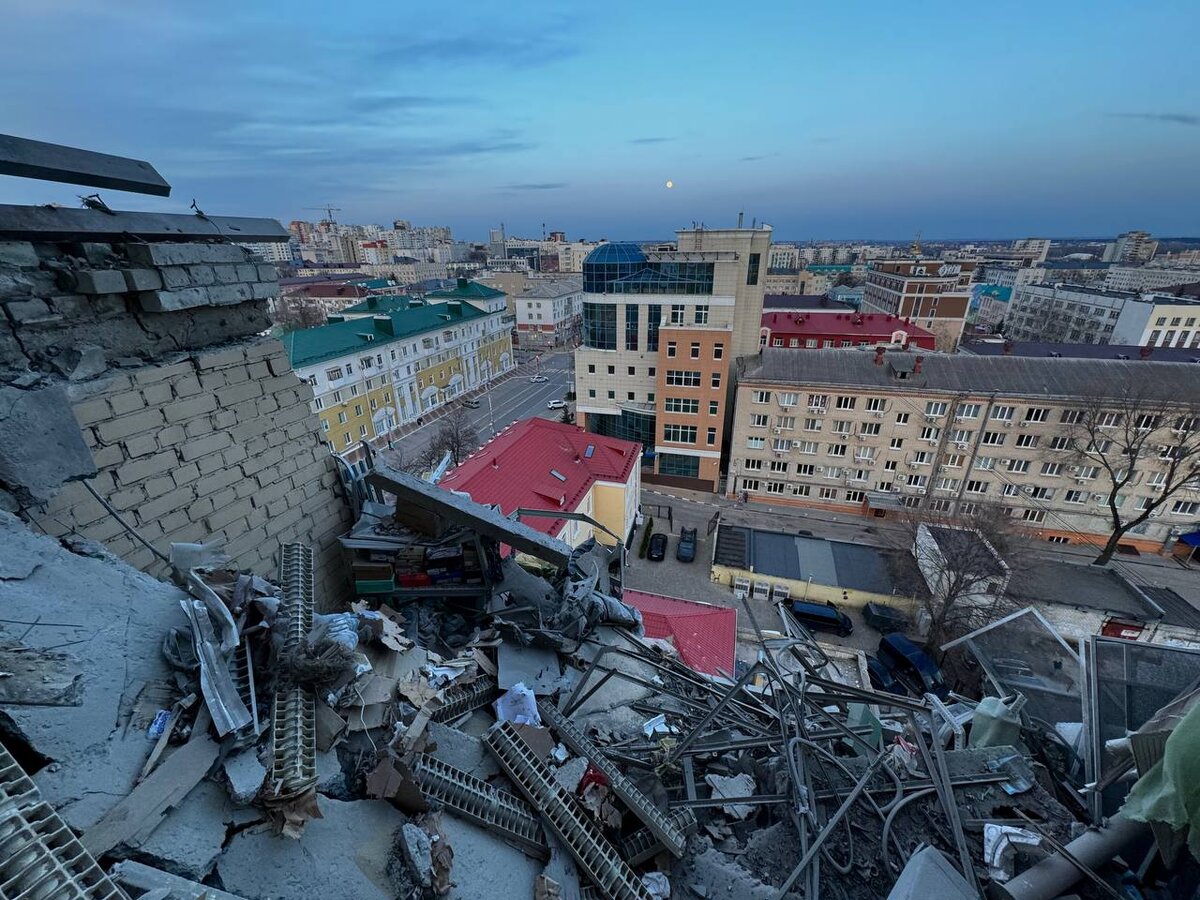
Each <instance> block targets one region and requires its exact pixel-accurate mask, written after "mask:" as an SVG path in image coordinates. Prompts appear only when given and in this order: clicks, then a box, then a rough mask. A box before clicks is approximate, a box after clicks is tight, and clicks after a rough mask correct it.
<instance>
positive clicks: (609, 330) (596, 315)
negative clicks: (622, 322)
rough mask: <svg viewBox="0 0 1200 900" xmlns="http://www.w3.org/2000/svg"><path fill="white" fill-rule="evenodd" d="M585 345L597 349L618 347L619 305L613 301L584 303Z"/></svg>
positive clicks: (614, 348)
mask: <svg viewBox="0 0 1200 900" xmlns="http://www.w3.org/2000/svg"><path fill="white" fill-rule="evenodd" d="M583 345H584V346H585V347H591V348H593V349H595V350H616V349H617V307H616V306H615V305H613V304H611V303H584V304H583Z"/></svg>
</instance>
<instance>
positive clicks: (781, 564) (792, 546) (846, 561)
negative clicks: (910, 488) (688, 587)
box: [713, 354, 893, 594]
mask: <svg viewBox="0 0 1200 900" xmlns="http://www.w3.org/2000/svg"><path fill="white" fill-rule="evenodd" d="M809 355H812V354H809ZM713 562H715V563H716V564H717V565H719V566H729V567H730V568H734V569H742V570H744V571H751V570H753V571H754V572H755V574H759V575H767V576H774V577H776V578H788V579H791V580H793V581H805V580H807V579H810V578H811V579H812V580H813V581H815V582H816V583H817V584H824V585H830V586H832V587H838V588H846V589H850V590H856V591H868V592H870V593H873V594H890V593H892V588H893V583H892V578H891V576H890V575H889V574H888V564H887V560H886V558H885V557H884V555H883V554H882V553H880V552H879V551H878V550H876V549H875V548H873V547H864V546H861V545H858V544H850V543H846V542H845V541H827V540H824V539H822V538H811V537H800V536H798V535H794V534H788V533H786V532H782V531H762V530H760V529H757V528H749V527H746V526H742V525H721V526H719V527H718V528H717V547H716V555H715V557H714V559H713Z"/></svg>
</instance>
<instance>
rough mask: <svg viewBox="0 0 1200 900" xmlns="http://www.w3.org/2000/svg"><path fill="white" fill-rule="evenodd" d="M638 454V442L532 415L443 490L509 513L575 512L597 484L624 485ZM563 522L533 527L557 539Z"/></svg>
mask: <svg viewBox="0 0 1200 900" xmlns="http://www.w3.org/2000/svg"><path fill="white" fill-rule="evenodd" d="M640 454H641V445H640V444H638V443H636V442H634V441H623V440H620V439H618V438H610V437H603V436H601V435H598V434H589V433H588V432H586V431H584V430H583V429H581V428H579V427H578V426H575V425H566V424H564V423H561V422H551V421H550V420H549V419H542V418H539V417H534V418H530V419H523V420H522V421H520V422H517V423H516V424H515V425H511V426H509V427H508V428H506V429H504V431H502V432H500V434H499V435H497V437H496V438H495V439H493V440H491V441H488V442H487V443H486V444H484V445H483V446H482V447H480V448H479V449H478V450H477V451H475V453H474V454H472V455H471V457H470V458H468V459H467V460H465V461H464V462H463V463H462V465H460V466H459V467H458V468H456V469H454V470H453V471H452V472H450V473H449V474H447V475H446V476H445V477H444V478H443V479H442V480H441V481H440V482H439V486H440V487H443V488H445V489H446V490H449V491H460V492H463V493H466V494H469V495H470V496H471V499H472V500H474V501H475V502H476V503H495V504H499V506H500V509H501V511H502V512H503V513H504V514H505V515H508V514H509V513H511V512H512V511H513V510H514V509H517V508H525V509H545V510H562V511H564V512H574V511H575V508H576V507H577V506H578V505H579V503H580V501H582V500H583V498H584V497H585V496H586V495H587V492H588V491H589V490H590V489H591V487H592V485H593V484H595V483H596V482H597V481H609V482H620V483H624V482H625V480H626V479H628V478H629V473H630V472H631V471H633V467H634V466H636V465H637V464H638V458H639V456H640ZM565 522H566V520H565V519H551V518H537V519H530V520H529V525H530V527H531V528H535V529H537V530H538V531H543V532H545V533H546V534H550V535H554V534H557V533H558V532H559V530H560V529H561V528H562V527H563V524H564V523H565Z"/></svg>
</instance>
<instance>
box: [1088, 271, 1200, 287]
mask: <svg viewBox="0 0 1200 900" xmlns="http://www.w3.org/2000/svg"><path fill="white" fill-rule="evenodd" d="M1196 281H1200V267H1195V266H1193V267H1188V268H1178V269H1168V268H1162V267H1159V266H1113V267H1112V268H1110V269H1109V270H1108V272H1107V273H1106V274H1105V276H1104V287H1105V288H1106V289H1107V290H1111V291H1156V290H1160V289H1162V288H1173V287H1178V286H1180V285H1183V284H1188V283H1190V282H1196Z"/></svg>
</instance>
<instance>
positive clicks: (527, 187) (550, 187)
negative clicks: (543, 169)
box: [504, 181, 567, 191]
mask: <svg viewBox="0 0 1200 900" xmlns="http://www.w3.org/2000/svg"><path fill="white" fill-rule="evenodd" d="M565 187H567V183H566V182H565V181H533V182H525V183H524V184H508V185H505V186H504V190H506V191H558V190H561V189H562V188H565Z"/></svg>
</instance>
